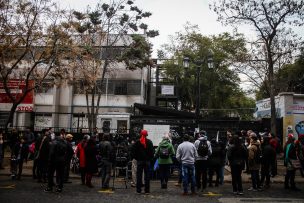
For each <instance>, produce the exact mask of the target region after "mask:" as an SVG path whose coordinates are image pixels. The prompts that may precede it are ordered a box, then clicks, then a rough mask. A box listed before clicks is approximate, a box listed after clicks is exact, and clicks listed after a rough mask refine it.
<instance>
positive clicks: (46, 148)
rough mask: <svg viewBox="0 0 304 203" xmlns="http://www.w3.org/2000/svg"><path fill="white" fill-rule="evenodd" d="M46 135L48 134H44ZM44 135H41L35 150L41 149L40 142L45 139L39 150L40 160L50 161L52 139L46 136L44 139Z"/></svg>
mask: <svg viewBox="0 0 304 203" xmlns="http://www.w3.org/2000/svg"><path fill="white" fill-rule="evenodd" d="M44 136H46V135H44ZM44 136H41V137H40V138H39V139H38V140H37V141H36V143H35V151H39V148H40V144H41V142H42V141H43V143H42V145H41V149H40V152H39V157H38V160H40V161H48V160H49V153H50V141H51V139H50V138H49V137H48V136H46V137H45V139H44Z"/></svg>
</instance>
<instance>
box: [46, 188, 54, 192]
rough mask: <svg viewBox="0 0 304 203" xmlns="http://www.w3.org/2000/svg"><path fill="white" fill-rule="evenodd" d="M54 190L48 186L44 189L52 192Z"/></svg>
mask: <svg viewBox="0 0 304 203" xmlns="http://www.w3.org/2000/svg"><path fill="white" fill-rule="evenodd" d="M52 191H53V189H52V188H49V187H47V188H45V189H44V192H52Z"/></svg>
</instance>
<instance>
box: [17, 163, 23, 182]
mask: <svg viewBox="0 0 304 203" xmlns="http://www.w3.org/2000/svg"><path fill="white" fill-rule="evenodd" d="M22 169H23V159H19V160H18V177H17V178H19V179H20V177H21V174H22Z"/></svg>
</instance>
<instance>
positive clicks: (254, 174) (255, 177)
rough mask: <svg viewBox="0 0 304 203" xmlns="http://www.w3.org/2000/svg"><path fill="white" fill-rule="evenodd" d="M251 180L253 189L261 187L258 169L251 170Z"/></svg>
mask: <svg viewBox="0 0 304 203" xmlns="http://www.w3.org/2000/svg"><path fill="white" fill-rule="evenodd" d="M251 182H252V187H253V188H254V189H258V188H260V187H261V183H260V173H259V170H251Z"/></svg>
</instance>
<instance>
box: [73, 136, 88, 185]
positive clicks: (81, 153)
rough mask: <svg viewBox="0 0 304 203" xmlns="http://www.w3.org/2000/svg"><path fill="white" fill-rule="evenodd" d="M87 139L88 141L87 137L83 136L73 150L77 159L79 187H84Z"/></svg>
mask: <svg viewBox="0 0 304 203" xmlns="http://www.w3.org/2000/svg"><path fill="white" fill-rule="evenodd" d="M89 139H90V136H89V135H84V136H83V139H82V141H81V142H80V143H78V145H77V147H76V150H75V154H76V156H77V157H78V159H79V172H80V176H81V185H85V176H86V160H85V158H86V156H85V148H86V146H87V142H88V140H89Z"/></svg>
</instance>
